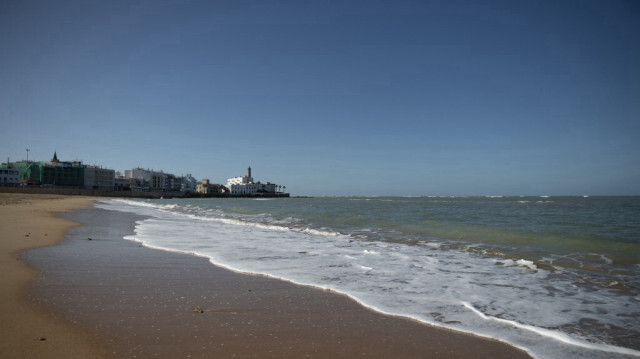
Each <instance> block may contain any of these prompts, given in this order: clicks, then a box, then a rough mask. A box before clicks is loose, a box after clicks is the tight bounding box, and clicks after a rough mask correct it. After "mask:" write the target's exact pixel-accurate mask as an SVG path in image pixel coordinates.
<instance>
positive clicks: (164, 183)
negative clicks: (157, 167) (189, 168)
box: [124, 167, 198, 192]
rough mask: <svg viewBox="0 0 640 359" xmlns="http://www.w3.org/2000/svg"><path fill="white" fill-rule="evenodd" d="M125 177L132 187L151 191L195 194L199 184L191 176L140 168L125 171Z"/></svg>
mask: <svg viewBox="0 0 640 359" xmlns="http://www.w3.org/2000/svg"><path fill="white" fill-rule="evenodd" d="M124 177H125V178H127V179H129V180H130V182H131V186H132V187H134V188H137V189H143V190H151V191H171V192H195V190H196V184H197V182H198V181H196V179H195V178H193V177H192V176H191V175H190V174H188V175H186V176H185V177H178V176H175V175H173V174H171V173H164V172H163V171H160V172H158V171H151V170H145V169H143V168H140V167H138V168H134V169H132V170H126V171H124Z"/></svg>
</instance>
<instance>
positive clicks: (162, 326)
mask: <svg viewBox="0 0 640 359" xmlns="http://www.w3.org/2000/svg"><path fill="white" fill-rule="evenodd" d="M91 201H92V200H91V199H90V198H79V197H56V196H37V195H33V196H25V195H4V194H3V195H0V203H2V205H1V206H0V210H1V211H2V221H3V225H2V228H3V231H2V232H3V234H2V256H3V257H2V261H3V268H7V269H5V270H4V272H5V273H9V275H7V276H4V277H3V279H2V280H3V287H6V288H9V289H10V290H7V291H3V297H2V308H3V310H2V319H3V323H11V325H3V327H2V334H3V336H2V338H3V339H2V346H1V351H0V356H2V357H7V358H20V357H25V358H27V357H52V358H58V357H59V358H62V357H64V358H70V357H85V358H93V357H95V358H98V357H113V358H122V357H129V358H133V357H138V358H140V357H142V358H147V357H165V358H175V357H192V358H194V357H199V358H213V357H216V358H226V357H238V358H249V357H260V358H299V357H311V358H327V357H337V358H351V357H368V358H383V357H384V358H389V357H394V358H470V357H474V358H527V357H529V356H528V355H527V354H526V353H525V352H524V351H521V350H519V349H516V348H514V347H512V346H509V345H507V344H504V343H502V342H499V341H496V340H490V339H485V338H480V337H477V336H473V335H468V334H463V333H459V332H455V331H451V330H447V329H442V328H437V327H432V326H429V325H425V324H423V323H419V322H417V321H413V320H410V319H406V318H400V317H394V316H389V315H384V314H381V313H379V312H375V311H372V310H370V309H368V308H366V307H364V306H362V305H360V304H358V303H357V302H355V301H354V300H352V299H351V298H349V297H347V296H345V295H341V294H338V293H336V292H333V291H328V290H321V289H318V288H313V287H307V286H300V285H296V284H293V283H290V282H287V281H282V280H277V279H273V278H269V277H266V276H259V275H246V274H240V273H237V272H233V271H230V270H227V269H224V268H220V267H217V266H214V265H212V264H211V263H210V262H209V260H208V259H207V258H202V257H197V256H194V255H189V254H182V253H173V252H167V251H161V250H155V249H150V248H146V247H144V246H142V245H141V244H139V243H137V242H134V241H127V240H123V237H124V236H127V235H131V234H132V233H133V229H134V225H135V221H136V220H141V219H142V218H143V217H140V216H137V215H133V214H129V213H123V212H117V211H108V210H103V209H98V208H91V207H89V206H90V205H91ZM72 208H77V210H75V211H73V212H69V211H70V210H71V209H72ZM55 212H64V213H62V217H64V218H60V217H56V216H54V213H55ZM75 223H82V225H80V226H74V224H75ZM65 231H66V238H65V235H64V233H65ZM27 236H28V237H27ZM63 238H64V239H65V240H64V241H62V239H63ZM51 244H57V245H55V246H49V247H43V248H38V249H36V250H29V251H26V252H22V254H20V251H23V250H24V249H27V248H33V247H42V246H47V245H51ZM25 262H28V263H29V264H30V265H31V266H33V267H35V268H37V269H38V270H39V271H40V274H39V272H37V271H36V270H34V269H31V268H30V267H28V266H27V265H26V264H25ZM36 279H37V280H36ZM34 280H35V281H34ZM49 328H50V329H49ZM43 339H44V340H43ZM38 350H40V351H38ZM45 353H46V355H43V354H45Z"/></svg>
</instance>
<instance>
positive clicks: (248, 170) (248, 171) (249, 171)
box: [247, 166, 251, 178]
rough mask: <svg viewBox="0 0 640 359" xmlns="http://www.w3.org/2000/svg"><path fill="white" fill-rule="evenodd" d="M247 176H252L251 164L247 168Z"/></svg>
mask: <svg viewBox="0 0 640 359" xmlns="http://www.w3.org/2000/svg"><path fill="white" fill-rule="evenodd" d="M247 177H249V178H251V166H249V168H248V169H247Z"/></svg>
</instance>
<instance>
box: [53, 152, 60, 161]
mask: <svg viewBox="0 0 640 359" xmlns="http://www.w3.org/2000/svg"><path fill="white" fill-rule="evenodd" d="M58 162H60V161H58V153H57V151H53V158H52V159H51V163H58Z"/></svg>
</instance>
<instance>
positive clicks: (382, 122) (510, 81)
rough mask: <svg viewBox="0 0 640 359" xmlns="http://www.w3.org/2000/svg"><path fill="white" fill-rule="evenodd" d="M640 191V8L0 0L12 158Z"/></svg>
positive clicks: (307, 185)
mask: <svg viewBox="0 0 640 359" xmlns="http://www.w3.org/2000/svg"><path fill="white" fill-rule="evenodd" d="M27 148H29V149H30V152H29V159H30V160H50V159H51V157H52V155H53V152H54V151H57V153H58V157H59V158H60V159H61V160H76V159H77V160H82V161H84V162H85V163H87V164H96V165H101V166H103V167H106V168H112V169H115V170H118V171H124V170H125V169H131V168H134V167H143V168H149V169H155V170H164V171H165V172H169V173H174V174H176V175H181V174H187V173H191V174H193V175H194V176H195V177H196V178H198V179H202V178H210V179H211V180H212V181H214V182H218V183H226V179H227V178H230V177H234V176H239V175H243V174H244V173H245V172H246V168H247V166H249V165H251V167H252V169H253V175H254V177H255V178H256V180H261V181H262V182H266V181H271V182H276V183H278V184H283V185H286V186H287V190H288V191H290V192H292V194H294V195H563V194H566V195H583V194H587V195H625V194H635V195H638V194H640V1H636V0H629V1H613V0H606V1H605V0H601V1H593V0H575V1H568V0H567V1H563V0H559V1H558V0H554V1H512V0H506V1H455V0H454V1H445V0H442V1H404V0H393V1H391V0H388V1H376V0H366V1H365V0H363V1H347V0H345V1H337V0H335V1H330V0H325V1H313V0H312V1H304V0H300V1H268V0H255V1H242V0H240V1H237V0H233V1H231V0H228V1H215V0H209V1H156V0H153V1H129V0H127V1H118V0H109V1H100V2H98V1H90V0H89V1H87V0H78V1H65V0H56V1H49V0H45V1H39V0H29V1H18V0H15V1H14V0H1V1H0V159H2V162H5V161H6V159H7V157H9V158H10V159H11V161H16V160H23V159H25V158H26V155H27V152H26V149H27Z"/></svg>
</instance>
